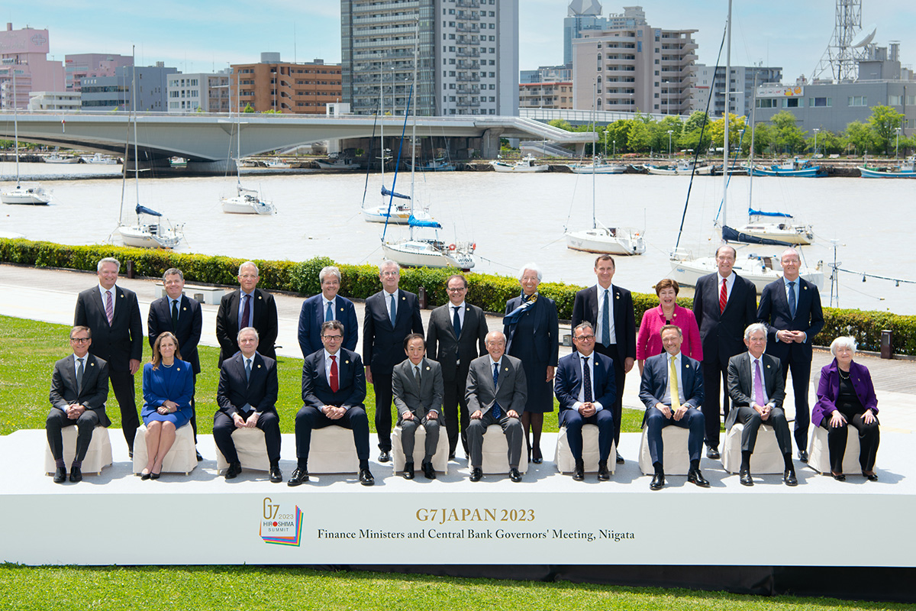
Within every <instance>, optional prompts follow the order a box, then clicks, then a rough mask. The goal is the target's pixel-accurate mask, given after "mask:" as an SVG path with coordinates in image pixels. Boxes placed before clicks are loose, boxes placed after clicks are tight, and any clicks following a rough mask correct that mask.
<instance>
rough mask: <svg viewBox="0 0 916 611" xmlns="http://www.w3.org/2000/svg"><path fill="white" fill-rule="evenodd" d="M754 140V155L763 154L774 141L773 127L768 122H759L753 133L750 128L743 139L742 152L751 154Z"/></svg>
mask: <svg viewBox="0 0 916 611" xmlns="http://www.w3.org/2000/svg"><path fill="white" fill-rule="evenodd" d="M752 140H753V141H754V155H762V154H763V152H764V151H766V150H767V147H769V146H770V144H771V143H772V142H773V128H772V127H770V126H769V125H767V124H766V123H758V124H757V126H756V127H755V128H754V130H753V133H751V130H750V129H748V130H747V131H746V132H745V133H744V138H743V139H742V141H741V152H742V153H744V154H745V155H750V152H751V141H752Z"/></svg>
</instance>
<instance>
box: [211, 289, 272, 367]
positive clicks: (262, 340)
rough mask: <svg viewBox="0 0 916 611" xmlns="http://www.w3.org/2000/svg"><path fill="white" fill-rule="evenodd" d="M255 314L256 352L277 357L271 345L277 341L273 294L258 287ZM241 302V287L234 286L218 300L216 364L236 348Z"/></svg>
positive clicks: (255, 291)
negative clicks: (217, 360)
mask: <svg viewBox="0 0 916 611" xmlns="http://www.w3.org/2000/svg"><path fill="white" fill-rule="evenodd" d="M252 301H253V302H254V303H253V304H252V307H253V308H254V313H253V314H252V316H251V320H252V322H253V325H252V326H253V327H254V328H255V329H257V331H258V352H259V353H261V354H263V355H264V356H266V357H270V358H272V359H275V360H276V358H277V351H276V349H275V348H274V344H276V343H277V303H276V302H275V301H274V296H273V295H271V294H270V293H268V292H267V291H262V290H261V289H259V288H256V289H255V290H254V298H253V299H252ZM241 303H242V290H241V289H236V290H234V291H232V292H231V293H226V294H225V295H223V298H222V299H220V301H219V311H218V312H217V313H216V340H217V341H218V342H219V363H217V366H219V367H222V366H223V361H224V360H226V359H228V358H229V357H230V356H232V355H233V354H235V353H236V352H238V351H239V343H238V335H239V307H240V306H241Z"/></svg>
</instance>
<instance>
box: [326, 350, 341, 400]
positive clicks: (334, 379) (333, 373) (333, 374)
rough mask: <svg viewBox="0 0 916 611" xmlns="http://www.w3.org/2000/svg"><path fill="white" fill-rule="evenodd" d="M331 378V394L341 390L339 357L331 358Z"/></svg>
mask: <svg viewBox="0 0 916 611" xmlns="http://www.w3.org/2000/svg"><path fill="white" fill-rule="evenodd" d="M328 377H329V378H330V380H329V382H330V384H331V392H337V390H338V389H339V388H340V380H339V379H338V376H337V357H336V356H332V357H331V374H330V375H329V376H328Z"/></svg>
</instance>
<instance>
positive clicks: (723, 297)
mask: <svg viewBox="0 0 916 611" xmlns="http://www.w3.org/2000/svg"><path fill="white" fill-rule="evenodd" d="M725 282H726V280H725V278H722V290H721V291H720V292H719V314H721V313H722V312H724V311H725V304H726V303H728V287H727V286H726V285H725Z"/></svg>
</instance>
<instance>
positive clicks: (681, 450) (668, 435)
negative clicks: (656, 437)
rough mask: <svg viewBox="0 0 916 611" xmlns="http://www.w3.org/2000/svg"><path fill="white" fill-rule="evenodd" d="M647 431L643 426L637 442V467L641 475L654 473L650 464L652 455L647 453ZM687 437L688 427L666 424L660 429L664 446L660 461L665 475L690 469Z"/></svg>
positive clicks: (682, 472)
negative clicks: (639, 440)
mask: <svg viewBox="0 0 916 611" xmlns="http://www.w3.org/2000/svg"><path fill="white" fill-rule="evenodd" d="M648 432H649V428H648V427H643V429H642V441H641V442H640V444H639V468H640V470H641V471H642V472H643V475H651V474H653V473H655V467H653V466H652V455H651V454H649V437H648ZM689 438H690V431H689V430H688V429H682V428H681V427H679V426H666V427H665V428H663V429H662V443H663V444H664V446H665V448H664V452H665V453H664V455H663V456H662V461H663V464H664V467H665V475H687V472H688V471H689V470H690V456H689V455H688V453H687V440H688V439H689Z"/></svg>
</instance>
